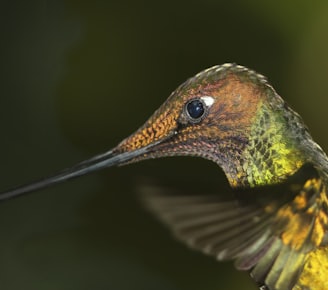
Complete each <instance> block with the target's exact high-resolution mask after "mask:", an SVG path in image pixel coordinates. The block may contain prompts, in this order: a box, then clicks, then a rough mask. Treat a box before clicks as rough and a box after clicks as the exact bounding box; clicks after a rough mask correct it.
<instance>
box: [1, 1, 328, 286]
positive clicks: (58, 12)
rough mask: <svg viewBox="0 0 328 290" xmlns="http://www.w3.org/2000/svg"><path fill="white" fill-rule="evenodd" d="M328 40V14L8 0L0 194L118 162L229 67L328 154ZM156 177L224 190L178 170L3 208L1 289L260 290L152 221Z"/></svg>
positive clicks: (156, 166) (157, 164) (267, 7)
mask: <svg viewBox="0 0 328 290" xmlns="http://www.w3.org/2000/svg"><path fill="white" fill-rule="evenodd" d="M117 2H118V1H117ZM327 31H328V2H327V1H324V0H322V1H311V2H309V1H283V0H280V1H270V2H269V1H262V0H258V1H255V0H253V1H247V4H246V1H241V0H240V1H219V0H217V1H209V0H208V1H180V2H178V1H163V2H156V1H148V2H146V1H121V2H120V3H116V2H114V1H88V2H87V1H77V0H75V1H74V0H72V1H41V0H40V1H9V0H8V1H4V0H2V1H1V6H0V33H1V48H0V49H1V54H0V55H1V59H0V72H1V78H0V132H1V142H0V149H1V158H0V160H1V166H0V172H1V175H0V176H1V180H0V187H1V188H3V189H5V188H7V187H10V186H13V185H17V184H20V183H24V182H27V181H30V180H31V179H35V178H38V177H40V176H45V175H48V174H50V173H53V172H54V171H56V170H58V169H61V168H64V167H67V166H70V165H72V164H74V163H76V162H78V161H80V160H83V159H85V158H88V157H90V156H92V155H94V154H97V153H100V152H103V151H105V150H108V149H110V148H111V147H113V146H115V145H116V144H117V143H118V142H119V141H120V139H122V138H124V137H126V136H127V135H129V134H130V133H132V132H133V131H134V130H136V129H137V128H138V127H139V126H140V125H141V124H142V123H143V122H144V121H145V120H146V119H147V117H148V116H150V115H151V113H152V112H153V111H154V110H155V109H156V108H157V107H158V106H159V105H160V104H161V103H162V102H163V101H164V100H165V99H166V97H167V96H168V95H169V94H170V92H171V91H172V90H174V89H175V88H176V87H177V86H178V85H179V84H180V83H182V82H183V81H185V80H186V79H187V78H188V77H190V76H192V75H194V74H195V73H197V72H198V71H200V70H203V69H205V68H207V67H209V66H212V65H215V64H221V63H224V62H237V63H240V64H243V65H246V66H249V67H251V68H253V69H255V70H257V71H258V72H261V73H262V74H264V75H266V76H268V77H269V80H270V81H271V83H272V84H273V86H274V87H275V88H276V90H277V91H278V92H279V93H280V94H281V95H282V96H283V97H284V98H285V99H286V100H287V101H288V102H289V103H290V104H291V105H292V107H293V108H295V109H296V110H297V111H298V112H299V113H301V115H302V116H303V117H304V119H305V121H306V123H307V124H308V125H309V127H310V129H311V132H312V134H313V136H314V137H315V139H316V140H317V141H318V142H319V143H320V144H321V145H322V146H323V148H324V149H325V148H327V146H328V139H327V134H326V122H327V115H326V110H327V102H328V101H327V97H326V92H327V89H328V78H327V75H328V58H327V51H328V33H327ZM145 177H146V178H149V179H151V180H152V179H156V180H158V182H159V183H163V184H164V183H165V182H167V180H171V181H172V183H173V184H176V185H178V184H179V186H180V187H182V188H188V187H190V186H194V185H195V183H197V185H196V186H198V187H199V188H200V189H202V190H204V192H205V191H207V190H213V191H218V190H221V191H222V192H223V194H224V188H226V187H227V185H226V181H225V178H224V175H223V173H222V172H221V170H220V169H219V168H218V167H217V166H216V165H215V164H213V163H211V162H207V161H204V160H201V159H196V158H167V159H161V160H152V161H147V162H144V163H140V164H135V165H130V166H127V167H121V168H113V169H109V170H105V171H103V172H101V173H98V174H94V175H92V176H88V177H84V178H81V179H78V180H75V181H72V182H69V183H66V184H63V185H60V186H56V187H54V188H51V189H47V190H43V191H40V192H37V193H34V194H31V195H29V196H26V197H21V198H19V199H16V200H11V201H8V202H4V203H1V204H0V288H1V289H3V290H7V289H8V290H16V289H17V290H20V289H27V290H28V289H33V290H35V289H40V290H52V289H53V290H57V289H73V290H75V289H97V290H98V289H115V290H116V289H118V290H131V289H143V290H146V289H157V290H160V289H165V290H196V289H197V290H198V289H202V290H214V289H215V290H218V289H224V290H229V289H231V290H232V289H243V290H251V289H256V287H254V285H253V283H252V282H251V280H250V279H249V278H248V277H247V274H245V273H240V272H237V271H235V270H234V269H233V265H232V263H217V262H216V261H215V260H214V259H213V258H209V257H206V256H203V255H201V254H199V253H197V252H193V251H190V250H189V249H187V248H186V247H185V246H184V245H182V244H180V243H178V242H176V241H175V240H174V239H173V238H172V237H171V235H170V234H169V232H168V231H167V230H166V229H165V227H163V226H162V225H161V224H159V223H158V222H157V221H156V220H155V219H154V218H153V217H152V216H151V215H150V214H148V213H147V212H145V211H144V210H143V209H142V206H140V204H139V203H138V201H137V186H136V184H138V182H139V180H140V179H143V178H145Z"/></svg>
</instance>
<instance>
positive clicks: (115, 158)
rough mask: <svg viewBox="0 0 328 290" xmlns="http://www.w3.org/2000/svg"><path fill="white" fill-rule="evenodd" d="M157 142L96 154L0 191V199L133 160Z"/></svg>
mask: <svg viewBox="0 0 328 290" xmlns="http://www.w3.org/2000/svg"><path fill="white" fill-rule="evenodd" d="M158 143H159V142H155V143H152V144H149V145H148V146H145V147H142V148H140V149H136V150H134V151H131V152H123V153H117V151H115V150H110V151H107V152H106V153H103V154H100V155H97V156H95V157H93V158H90V159H88V160H85V161H83V162H81V163H78V164H76V165H75V166H73V167H71V168H67V169H65V170H63V171H60V172H59V173H57V174H55V175H53V176H50V177H46V178H44V179H40V180H38V181H35V182H32V183H29V184H26V185H23V186H18V187H16V188H13V189H10V190H7V191H4V192H2V193H0V200H6V199H10V198H14V197H17V196H20V195H23V194H26V193H29V192H32V191H36V190H39V189H42V188H46V187H49V186H51V185H55V184H57V183H60V182H63V181H66V180H69V179H73V178H76V177H79V176H82V175H85V174H88V173H91V172H95V171H97V170H100V169H103V168H108V167H113V166H116V165H122V164H124V163H126V162H128V161H131V160H133V159H134V158H136V157H140V156H142V155H144V154H146V153H147V152H148V151H149V149H150V148H152V147H153V146H154V145H156V144H158Z"/></svg>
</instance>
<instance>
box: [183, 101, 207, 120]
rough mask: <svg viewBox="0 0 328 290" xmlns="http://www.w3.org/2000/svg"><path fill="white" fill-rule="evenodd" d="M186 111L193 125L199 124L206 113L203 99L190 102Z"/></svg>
mask: <svg viewBox="0 0 328 290" xmlns="http://www.w3.org/2000/svg"><path fill="white" fill-rule="evenodd" d="M185 111H186V113H187V116H188V118H189V120H190V121H191V122H192V123H198V122H200V121H201V120H202V118H203V116H204V115H205V112H206V104H205V103H204V101H203V100H202V99H194V100H191V101H189V102H188V103H187V104H186V106H185Z"/></svg>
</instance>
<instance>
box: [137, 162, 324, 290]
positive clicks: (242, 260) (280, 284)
mask: <svg viewBox="0 0 328 290" xmlns="http://www.w3.org/2000/svg"><path fill="white" fill-rule="evenodd" d="M303 171H304V170H303ZM306 175H307V177H304V172H301V174H299V175H298V176H297V177H293V178H292V179H291V180H289V181H288V182H287V183H286V184H284V185H279V186H273V187H265V188H261V189H259V190H254V189H253V190H251V191H249V192H248V190H242V191H239V192H237V195H236V196H237V197H236V196H235V197H234V198H233V199H231V200H229V201H222V197H220V194H217V195H216V194H213V195H194V194H193V195H176V194H167V192H166V191H164V190H161V189H159V188H157V187H156V188H154V187H148V188H145V187H144V188H143V200H144V201H145V204H146V206H147V207H148V208H149V209H150V210H151V211H153V212H154V213H155V214H156V215H157V216H158V217H159V218H160V219H161V220H162V221H163V222H164V223H165V224H167V225H168V226H169V227H170V228H171V229H172V230H173V232H174V234H175V235H176V236H177V238H178V239H180V240H182V241H183V242H185V243H187V244H188V245H189V246H190V247H192V248H195V249H198V250H201V251H202V252H204V253H205V254H209V255H213V256H215V257H216V258H217V259H218V260H228V259H233V260H235V265H236V267H237V269H240V270H247V271H250V273H251V276H252V277H253V278H254V280H255V281H256V282H257V283H259V284H262V285H266V286H267V287H268V289H279V290H282V289H292V287H293V285H296V283H299V282H297V281H298V280H299V279H298V278H299V277H300V275H301V273H302V270H303V267H304V265H305V263H306V258H307V255H308V254H309V253H310V252H311V251H313V250H314V249H316V248H317V247H319V246H320V245H322V244H323V243H325V242H327V241H326V240H327V238H328V236H327V224H328V202H327V195H326V191H325V190H326V188H325V186H324V184H323V183H322V182H321V178H320V177H319V175H318V174H317V172H316V170H315V169H314V168H313V167H311V168H310V169H309V168H308V167H307V168H306ZM235 193H236V192H235ZM232 196H233V195H232ZM299 289H303V288H299ZM309 289H311V288H309Z"/></svg>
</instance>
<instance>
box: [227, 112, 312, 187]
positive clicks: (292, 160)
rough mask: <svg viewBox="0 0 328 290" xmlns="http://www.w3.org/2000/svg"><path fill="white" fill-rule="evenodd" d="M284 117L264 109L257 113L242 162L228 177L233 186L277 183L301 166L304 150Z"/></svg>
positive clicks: (279, 113)
mask: <svg viewBox="0 0 328 290" xmlns="http://www.w3.org/2000/svg"><path fill="white" fill-rule="evenodd" d="M291 130H292V128H290V124H289V120H288V118H285V116H284V115H282V114H281V112H275V113H272V111H269V110H268V109H267V108H266V107H265V106H262V108H261V109H260V110H259V111H258V113H257V115H256V116H255V118H254V122H253V125H252V126H251V129H250V137H249V142H248V144H247V146H246V147H245V148H244V150H243V153H242V159H241V161H240V160H236V162H237V163H238V164H237V167H236V168H237V170H235V171H234V172H232V174H231V175H230V176H229V173H228V174H227V176H228V179H229V182H230V184H231V186H233V187H240V186H242V187H244V186H248V187H255V186H264V185H273V184H277V183H281V182H283V181H284V180H286V179H287V178H288V177H289V176H291V175H293V174H294V173H295V172H296V171H297V170H299V169H300V168H301V167H302V165H304V163H305V162H306V161H305V154H304V151H303V150H302V149H301V148H300V146H299V144H297V139H296V138H295V134H294V132H291Z"/></svg>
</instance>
